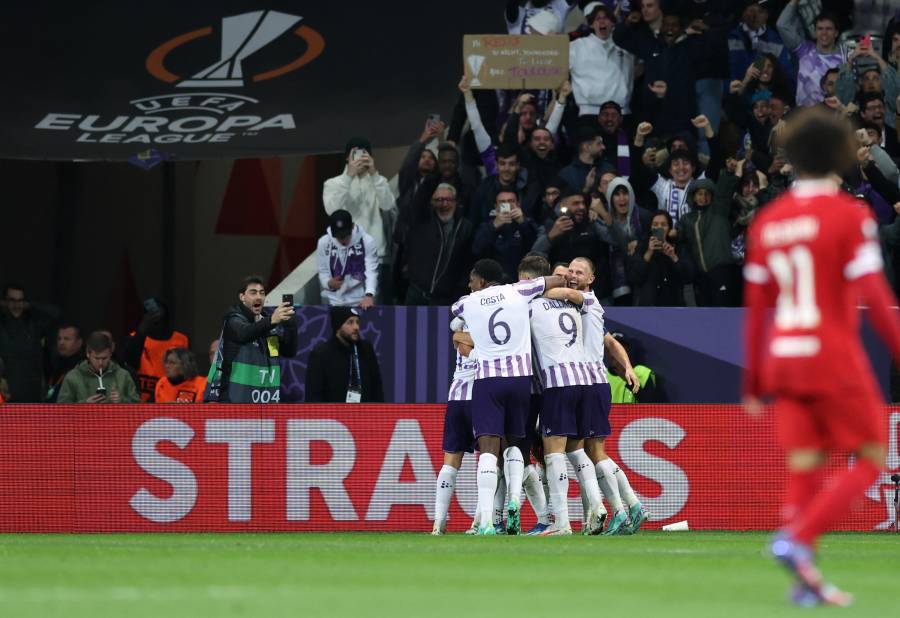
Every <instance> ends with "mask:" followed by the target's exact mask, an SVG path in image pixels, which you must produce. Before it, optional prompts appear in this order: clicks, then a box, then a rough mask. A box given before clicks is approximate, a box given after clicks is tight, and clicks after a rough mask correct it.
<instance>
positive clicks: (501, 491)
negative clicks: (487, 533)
mask: <svg viewBox="0 0 900 618" xmlns="http://www.w3.org/2000/svg"><path fill="white" fill-rule="evenodd" d="M505 512H506V482H505V480H504V477H503V469H502V468H497V490H496V491H495V492H494V517H493V522H494V526H501V525H503V513H505Z"/></svg>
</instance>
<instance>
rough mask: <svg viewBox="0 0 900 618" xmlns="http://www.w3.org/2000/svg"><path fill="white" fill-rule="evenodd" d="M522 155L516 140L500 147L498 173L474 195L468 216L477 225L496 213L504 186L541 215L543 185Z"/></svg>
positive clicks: (529, 210) (525, 206)
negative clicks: (498, 196) (532, 173)
mask: <svg viewBox="0 0 900 618" xmlns="http://www.w3.org/2000/svg"><path fill="white" fill-rule="evenodd" d="M520 156H521V155H520V150H519V147H518V146H517V145H516V144H507V143H503V144H500V146H499V147H498V148H497V174H496V175H492V176H488V177H487V178H485V179H484V180H482V181H481V184H480V185H479V186H478V190H477V191H475V197H474V198H473V199H472V208H471V210H470V213H469V216H468V218H469V221H471V222H472V225H473V226H478V225H481V224H482V223H484V222H485V221H488V220H489V219H490V218H491V217H492V216H493V212H492V211H493V209H494V204H495V203H496V201H497V193H499V192H500V191H501V190H506V191H514V192H515V194H516V195H517V196H519V207H520V208H521V209H522V210H523V211H525V214H526V216H529V217H532V218H533V217H535V216H536V215H537V212H536V211H537V209H538V204H539V202H540V187H539V186H538V184H537V182H535V181H534V180H532V179H530V178H529V177H528V172H527V170H525V168H524V167H522V165H521V159H520ZM457 298H458V297H457Z"/></svg>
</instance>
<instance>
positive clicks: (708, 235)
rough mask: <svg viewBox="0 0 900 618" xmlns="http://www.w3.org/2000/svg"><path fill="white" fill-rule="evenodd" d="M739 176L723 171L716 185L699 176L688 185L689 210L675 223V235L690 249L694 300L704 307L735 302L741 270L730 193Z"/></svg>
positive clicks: (734, 303) (737, 295) (727, 305)
mask: <svg viewBox="0 0 900 618" xmlns="http://www.w3.org/2000/svg"><path fill="white" fill-rule="evenodd" d="M738 181H739V178H738V177H736V176H735V175H734V174H728V173H725V174H722V175H721V177H720V178H719V184H718V186H717V185H716V184H715V183H713V182H712V181H711V180H708V179H706V178H701V179H699V180H696V181H694V182H693V183H691V185H690V187H689V188H688V196H687V200H688V204H690V208H691V210H690V212H688V213H686V214H685V215H684V216H682V217H681V219H680V220H679V221H678V223H677V227H676V229H677V231H678V238H679V241H680V242H683V243H685V245H686V247H687V248H688V249H689V250H690V252H691V256H692V257H693V260H694V263H695V264H696V265H697V275H696V278H695V283H694V290H695V294H696V298H697V304H698V305H700V306H704V307H733V306H737V304H738V299H739V296H740V291H739V286H740V274H739V271H738V270H737V267H736V266H735V259H734V256H733V255H732V251H731V221H730V215H731V196H732V194H733V193H734V187H735V185H736V184H737V182H738Z"/></svg>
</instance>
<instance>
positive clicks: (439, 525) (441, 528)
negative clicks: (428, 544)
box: [431, 521, 447, 536]
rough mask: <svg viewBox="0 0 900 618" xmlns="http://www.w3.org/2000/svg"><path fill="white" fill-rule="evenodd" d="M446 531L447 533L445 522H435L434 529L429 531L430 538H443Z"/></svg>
mask: <svg viewBox="0 0 900 618" xmlns="http://www.w3.org/2000/svg"><path fill="white" fill-rule="evenodd" d="M446 531H447V522H445V521H436V522H434V527H433V528H432V529H431V536H444V533H445V532H446Z"/></svg>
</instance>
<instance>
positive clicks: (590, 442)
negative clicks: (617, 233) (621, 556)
mask: <svg viewBox="0 0 900 618" xmlns="http://www.w3.org/2000/svg"><path fill="white" fill-rule="evenodd" d="M593 282H594V264H593V262H591V260H589V259H588V258H575V259H574V260H572V262H571V263H570V264H569V287H571V288H574V289H576V290H578V291H580V292H581V293H582V295H583V296H584V303H583V305H582V308H581V319H582V324H583V326H584V348H585V353H586V355H587V360H588V365H589V366H590V367H591V369H592V370H593V376H594V381H593V384H592V385H591V386H590V387H589V390H590V391H591V397H593V398H595V399H596V400H597V401H600V402H601V405H600V406H599V407H598V408H599V410H600V412H599V414H600V415H601V418H600V419H598V426H599V427H600V429H599V430H598V431H597V432H596V433H595V434H594V435H592V436H589V437H588V438H587V439H586V440H585V451H586V452H587V455H588V457H590V459H591V461H592V462H594V469H595V471H596V474H597V482H598V483H599V484H600V489H601V490H602V491H603V493H604V495H605V496H606V499H607V501H608V502H609V506H610V509H611V510H612V512H613V517H612V520H611V521H610V522H609V527H608V528H607V529H606V532H604V533H603V534H605V535H612V534H634V533H635V532H637V531H638V529H639V528H640V527H641V524H642V523H643V522H644V521H646V520H647V513H646V511H644V509H643V508H642V506H641V502H640V500H638V498H637V496H636V495H635V493H634V490H633V489H632V488H631V483H629V482H628V477H627V476H625V473H624V472H623V471H622V469H621V468H619V466H618V465H617V464H616V462H614V461H613V460H612V459H610V457H609V455H607V454H606V438H608V437H609V435H610V433H611V428H610V424H609V411H610V408H611V407H612V403H611V400H612V397H611V395H610V390H609V379H608V378H607V376H606V368H605V367H604V365H603V355H604V352H607V351H608V352H609V354H610V355H611V356H612V357H613V358H615V359H616V360H617V361H618V362H619V363H620V364H621V365H622V366H623V367H625V381H626V382H627V383H628V385H629V386H630V387H631V389H632V392H635V393H636V392H637V391H638V389H640V381H639V380H638V377H637V375H636V374H635V373H634V369H633V368H632V367H631V361H630V360H629V358H628V353H627V352H626V351H625V348H623V347H622V345H621V344H620V343H619V342H618V341H616V339H615V337H613V336H612V335H610V334H609V333H608V332H606V328H605V327H604V325H603V307H601V306H600V303H599V302H598V301H597V297H596V296H595V295H594V293H593V292H592V291H591V284H592V283H593ZM623 500H624V501H625V504H627V511H626V506H625V504H623V502H622V501H623Z"/></svg>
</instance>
